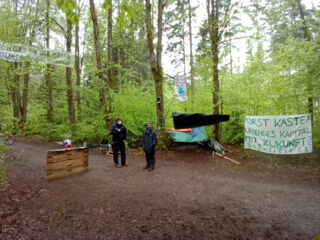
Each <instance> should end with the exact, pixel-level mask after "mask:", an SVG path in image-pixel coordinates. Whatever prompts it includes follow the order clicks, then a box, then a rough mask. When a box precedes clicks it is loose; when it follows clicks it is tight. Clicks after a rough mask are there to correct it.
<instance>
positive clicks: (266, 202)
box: [0, 139, 320, 240]
mask: <svg viewBox="0 0 320 240" xmlns="http://www.w3.org/2000/svg"><path fill="white" fill-rule="evenodd" d="M54 148H57V145H55V144H52V143H45V142H41V141H39V140H27V139H22V140H18V141H17V142H16V143H15V144H14V148H13V150H12V153H13V155H14V156H15V160H10V161H9V162H8V164H7V168H8V178H9V183H10V185H9V188H8V189H7V190H6V191H2V192H0V205H1V208H0V239H37V240H38V239H313V238H314V237H316V236H319V235H320V184H319V181H318V180H316V181H313V180H306V179H309V178H308V173H306V174H304V175H301V174H300V173H299V174H294V171H291V172H290V174H288V175H285V176H284V175H282V176H278V174H277V173H279V171H278V170H275V169H267V167H266V166H263V165H261V166H262V167H263V169H261V168H260V167H261V166H260V165H259V166H257V168H256V169H255V171H252V170H248V169H249V168H247V169H245V167H244V166H243V167H242V166H240V167H235V165H234V164H232V163H228V162H227V161H225V160H221V159H220V160H219V159H216V158H215V159H211V158H210V154H209V153H207V152H205V151H202V150H200V149H198V148H195V147H194V148H189V150H186V149H183V148H182V149H180V150H177V151H172V152H169V153H165V154H164V153H161V154H158V156H157V162H156V170H155V171H153V172H147V171H145V170H143V169H142V167H143V166H144V164H145V162H144V157H143V156H142V155H139V154H137V153H134V152H131V153H130V154H129V156H128V163H129V166H128V167H123V168H120V169H118V168H115V167H114V165H113V161H112V159H111V156H108V157H106V156H104V155H102V154H101V153H100V152H98V151H97V150H96V149H95V150H90V155H89V169H90V170H89V172H86V173H83V174H79V175H76V176H73V177H69V178H65V179H60V180H55V181H50V182H48V181H46V180H45V164H46V159H45V156H46V151H47V150H49V149H54ZM190 149H191V150H190ZM238 160H239V159H238ZM243 165H246V166H250V162H249V160H247V162H245V163H244V164H243ZM242 168H243V169H244V170H243V169H242ZM253 172H254V174H253ZM257 173H261V174H257ZM301 179H304V180H303V181H302V180H301ZM312 179H313V178H312Z"/></svg>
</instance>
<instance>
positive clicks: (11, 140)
mask: <svg viewBox="0 0 320 240" xmlns="http://www.w3.org/2000/svg"><path fill="white" fill-rule="evenodd" d="M13 143H14V136H13V135H12V134H8V135H7V139H6V140H5V141H4V144H5V145H8V146H9V145H12V144H13Z"/></svg>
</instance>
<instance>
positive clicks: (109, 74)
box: [108, 0, 114, 110]
mask: <svg viewBox="0 0 320 240" xmlns="http://www.w3.org/2000/svg"><path fill="white" fill-rule="evenodd" d="M112 48H113V44H112V0H110V6H109V10H108V81H109V87H110V88H111V89H114V86H113V74H112V69H113V61H112ZM109 104H110V103H109ZM109 108H110V106H109ZM109 110H111V108H110V109H109Z"/></svg>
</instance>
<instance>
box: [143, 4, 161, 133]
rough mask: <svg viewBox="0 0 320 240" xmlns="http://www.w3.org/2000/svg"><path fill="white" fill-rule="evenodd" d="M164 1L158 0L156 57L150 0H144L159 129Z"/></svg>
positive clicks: (159, 126)
mask: <svg viewBox="0 0 320 240" xmlns="http://www.w3.org/2000/svg"><path fill="white" fill-rule="evenodd" d="M163 8H164V3H163V2H162V0H158V44H157V59H155V56H154V49H153V36H152V31H153V27H152V21H151V12H152V11H151V4H150V0H146V13H147V18H146V24H147V37H148V50H149V58H150V66H151V72H152V75H153V79H154V82H155V90H156V109H157V126H158V128H160V130H163V129H164V127H165V116H164V99H163V72H162V65H161V60H162V59H161V54H162V14H163Z"/></svg>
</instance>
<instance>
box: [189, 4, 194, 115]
mask: <svg viewBox="0 0 320 240" xmlns="http://www.w3.org/2000/svg"><path fill="white" fill-rule="evenodd" d="M188 26H189V44H190V45H189V48H190V83H191V111H192V112H193V108H194V107H193V105H194V99H193V98H194V70H193V51H192V49H193V48H192V8H191V0H188Z"/></svg>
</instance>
